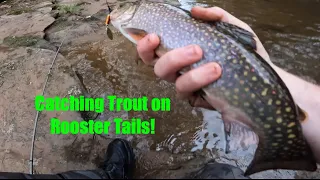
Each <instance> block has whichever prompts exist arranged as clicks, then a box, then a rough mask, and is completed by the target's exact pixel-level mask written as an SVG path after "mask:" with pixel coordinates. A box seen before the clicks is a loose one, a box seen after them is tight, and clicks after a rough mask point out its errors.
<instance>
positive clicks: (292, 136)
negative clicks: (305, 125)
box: [288, 134, 296, 139]
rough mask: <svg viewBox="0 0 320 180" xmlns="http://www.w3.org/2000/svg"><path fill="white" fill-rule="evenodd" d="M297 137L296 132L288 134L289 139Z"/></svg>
mask: <svg viewBox="0 0 320 180" xmlns="http://www.w3.org/2000/svg"><path fill="white" fill-rule="evenodd" d="M295 137H296V135H295V134H289V136H288V138H289V139H293V138H295Z"/></svg>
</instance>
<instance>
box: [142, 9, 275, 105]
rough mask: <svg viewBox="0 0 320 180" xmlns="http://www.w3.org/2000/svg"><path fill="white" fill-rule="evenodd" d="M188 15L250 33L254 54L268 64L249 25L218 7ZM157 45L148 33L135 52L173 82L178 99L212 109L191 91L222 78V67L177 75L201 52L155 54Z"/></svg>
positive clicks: (188, 48)
mask: <svg viewBox="0 0 320 180" xmlns="http://www.w3.org/2000/svg"><path fill="white" fill-rule="evenodd" d="M191 14H192V16H193V17H194V18H196V19H201V20H205V21H223V22H227V23H230V24H234V25H237V26H239V27H241V28H243V29H246V30H248V31H250V32H252V33H253V34H254V35H255V40H256V43H257V53H258V54H260V55H261V56H262V57H263V58H264V59H265V60H266V61H268V62H269V63H271V61H270V58H269V55H268V53H267V52H266V50H265V49H264V47H263V45H262V43H261V42H260V40H259V38H258V37H257V36H256V34H255V33H254V32H253V30H252V29H251V28H250V27H249V25H247V24H246V23H244V22H242V21H241V20H239V19H238V18H236V17H234V16H232V15H231V14H230V13H228V12H226V11H225V10H223V9H221V8H219V7H212V8H203V7H194V8H192V9H191ZM159 43H160V40H159V38H158V37H157V36H156V35H155V34H149V35H148V36H146V37H145V38H143V39H142V40H140V41H139V42H138V46H137V50H138V53H139V56H140V58H141V59H142V60H143V62H144V63H145V64H148V65H153V66H154V72H155V74H156V75H157V76H158V77H160V78H161V79H164V80H166V81H169V82H175V85H176V91H177V95H178V97H180V98H183V99H189V103H190V104H191V105H192V106H197V107H204V108H208V109H213V108H212V106H211V105H209V104H208V103H207V102H206V101H205V100H204V99H202V98H200V97H199V96H198V95H196V94H195V93H194V92H196V91H198V90H199V89H201V88H202V87H204V86H206V85H208V84H210V83H212V82H214V81H216V80H217V79H218V78H219V77H220V76H221V72H222V70H221V67H220V66H219V65H218V64H217V63H208V64H205V65H203V66H201V67H198V68H196V69H192V70H190V71H188V72H186V73H185V74H183V75H179V74H178V72H179V70H181V69H182V68H184V67H186V66H189V65H191V64H193V63H195V62H197V61H199V60H200V59H201V57H202V53H203V52H202V50H201V48H200V47H199V46H197V45H190V46H186V47H182V48H178V49H174V50H171V51H169V52H167V53H165V52H161V51H156V48H157V47H158V46H159Z"/></svg>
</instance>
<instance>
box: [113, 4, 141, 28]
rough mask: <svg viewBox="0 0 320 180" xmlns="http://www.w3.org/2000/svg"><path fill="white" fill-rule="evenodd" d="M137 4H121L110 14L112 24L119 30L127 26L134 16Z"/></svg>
mask: <svg viewBox="0 0 320 180" xmlns="http://www.w3.org/2000/svg"><path fill="white" fill-rule="evenodd" d="M137 6H138V5H137V4H136V3H119V4H117V5H116V7H115V8H114V9H113V10H112V11H111V13H110V22H111V24H112V25H113V26H114V27H115V28H116V29H118V30H120V28H121V26H123V25H126V24H127V23H128V22H129V21H130V20H131V19H132V17H133V16H134V13H135V11H136V9H137Z"/></svg>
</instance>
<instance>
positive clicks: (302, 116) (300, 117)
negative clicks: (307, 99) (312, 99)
mask: <svg viewBox="0 0 320 180" xmlns="http://www.w3.org/2000/svg"><path fill="white" fill-rule="evenodd" d="M297 109H298V120H299V121H300V122H304V121H306V120H307V119H308V113H307V112H306V111H304V110H303V109H301V108H300V107H299V106H298V105H297Z"/></svg>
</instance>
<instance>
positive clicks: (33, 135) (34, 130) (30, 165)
mask: <svg viewBox="0 0 320 180" xmlns="http://www.w3.org/2000/svg"><path fill="white" fill-rule="evenodd" d="M64 40H65V38H64V39H63V41H62V42H61V44H60V46H59V48H58V50H57V51H56V55H55V57H54V59H53V60H52V63H51V67H50V69H49V72H48V74H47V78H46V81H45V83H44V86H43V89H42V96H43V95H44V91H45V88H46V86H47V82H48V79H49V76H50V74H51V70H52V67H53V65H54V63H55V61H56V59H57V57H58V53H59V51H60V48H61V46H62V44H63V42H64ZM38 120H39V111H37V114H36V117H35V119H34V127H33V134H32V145H31V151H30V159H29V168H30V174H33V154H34V144H35V137H36V132H37V124H38Z"/></svg>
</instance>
